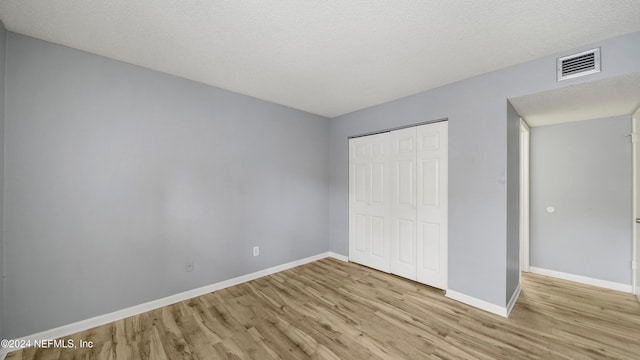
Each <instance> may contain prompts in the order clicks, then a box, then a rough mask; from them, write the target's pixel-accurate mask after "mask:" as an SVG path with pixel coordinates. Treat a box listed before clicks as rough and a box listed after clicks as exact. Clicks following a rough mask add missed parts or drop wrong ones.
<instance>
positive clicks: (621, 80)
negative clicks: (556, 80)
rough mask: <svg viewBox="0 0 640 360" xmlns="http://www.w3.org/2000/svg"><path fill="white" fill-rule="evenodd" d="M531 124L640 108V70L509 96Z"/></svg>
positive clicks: (618, 114)
mask: <svg viewBox="0 0 640 360" xmlns="http://www.w3.org/2000/svg"><path fill="white" fill-rule="evenodd" d="M509 101H511V104H512V105H513V107H514V108H515V109H516V110H517V111H518V113H519V114H520V116H522V118H524V119H525V120H526V121H527V123H528V124H529V126H543V125H553V124H560V123H565V122H571V121H580V120H591V119H600V118H605V117H613V116H620V115H631V114H632V113H633V112H634V111H636V110H637V109H638V107H640V73H636V74H629V75H624V76H617V77H613V78H608V79H604V80H597V81H591V82H587V83H580V84H577V85H572V86H567V87H564V88H559V89H554V90H549V91H543V92H540V93H536V94H531V95H526V96H521V97H517V98H512V99H509Z"/></svg>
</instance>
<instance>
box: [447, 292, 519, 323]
mask: <svg viewBox="0 0 640 360" xmlns="http://www.w3.org/2000/svg"><path fill="white" fill-rule="evenodd" d="M518 293H519V291H518ZM445 296H446V297H448V298H451V299H453V300H456V301H460V302H461V303H465V304H467V305H471V306H473V307H475V308H478V309H480V310H484V311H488V312H490V313H493V314H496V315H500V316H504V317H509V311H508V310H507V308H506V307H504V306H498V305H496V304H493V303H490V302H488V301H484V300H480V299H478V298H474V297H473V296H469V295H466V294H463V293H459V292H457V291H454V290H447V293H446V295H445ZM512 300H513V298H512ZM514 304H515V301H514Z"/></svg>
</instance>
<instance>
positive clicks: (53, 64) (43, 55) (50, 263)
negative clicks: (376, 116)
mask: <svg viewBox="0 0 640 360" xmlns="http://www.w3.org/2000/svg"><path fill="white" fill-rule="evenodd" d="M7 52H8V58H7V107H6V175H7V176H6V178H5V186H6V188H5V209H6V210H5V211H6V213H5V224H6V228H5V241H6V248H5V251H6V257H5V259H6V268H7V274H6V275H7V278H6V294H5V301H6V323H5V324H6V336H9V337H17V336H22V335H26V334H31V333H35V332H38V331H41V330H45V329H50V328H53V327H56V326H60V325H64V324H68V323H71V322H74V321H78V320H83V319H87V318H90V317H92V316H96V315H99V314H104V313H108V312H111V311H114V310H119V309H122V308H125V307H128V306H132V305H137V304H140V303H143V302H146V301H149V300H155V299H158V298H161V297H164V296H167V295H172V294H175V293H178V292H181V291H185V290H189V289H193V288H196V287H199V286H203V285H208V284H211V283H215V282H217V281H221V280H225V279H229V278H233V277H236V276H239V275H243V274H247V273H250V272H254V271H257V270H260V269H264V268H267V267H270V266H274V265H279V264H283V263H286V262H289V261H293V260H297V259H300V258H303V257H307V256H311V255H316V254H319V253H322V252H325V251H327V250H328V247H329V244H328V231H327V224H328V197H327V193H328V158H327V156H328V131H329V121H328V120H327V119H326V118H323V117H320V116H316V115H311V114H308V113H304V112H300V111H297V110H293V109H289V108H286V107H283V106H279V105H275V104H271V103H267V102H264V101H260V100H257V99H254V98H250V97H246V96H241V95H238V94H234V93H231V92H227V91H224V90H220V89H216V88H213V87H209V86H205V85H202V84H198V83H195V82H191V81H187V80H184V79H180V78H177V77H172V76H169V75H164V74H161V73H158V72H154V71H151V70H146V69H143V68H140V67H136V66H132V65H129V64H125V63H121V62H118V61H113V60H110V59H106V58H103V57H99V56H95V55H91V54H88V53H84V52H81V51H77V50H73V49H69V48H66V47H62V46H57V45H53V44H50V43H47V42H43V41H40V40H36V39H33V38H29V37H25V36H21V35H17V34H14V33H9V36H8V50H7ZM254 245H259V246H260V256H259V257H252V246H254ZM189 260H193V261H194V265H195V269H194V271H193V272H189V273H187V272H185V262H186V261H189Z"/></svg>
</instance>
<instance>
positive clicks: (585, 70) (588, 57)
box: [557, 48, 600, 81]
mask: <svg viewBox="0 0 640 360" xmlns="http://www.w3.org/2000/svg"><path fill="white" fill-rule="evenodd" d="M557 67H558V81H562V80H567V79H573V78H576V77H580V76H585V75H589V74H594V73H598V72H600V48H597V49H591V50H587V51H584V52H581V53H578V54H573V55H569V56H565V57H561V58H559V59H558V65H557Z"/></svg>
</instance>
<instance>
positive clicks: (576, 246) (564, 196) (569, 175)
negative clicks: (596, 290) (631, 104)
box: [530, 116, 633, 284]
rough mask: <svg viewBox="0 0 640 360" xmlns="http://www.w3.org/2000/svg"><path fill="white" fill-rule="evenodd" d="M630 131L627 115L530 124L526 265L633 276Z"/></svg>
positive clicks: (625, 279)
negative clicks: (527, 260)
mask: <svg viewBox="0 0 640 360" xmlns="http://www.w3.org/2000/svg"><path fill="white" fill-rule="evenodd" d="M630 132H631V116H621V117H615V118H606V119H598V120H588V121H579V122H574V123H567V124H560V125H552V126H542V127H536V128H532V129H531V238H530V244H531V245H530V259H531V260H530V261H531V266H534V267H540V268H544V269H549V270H555V271H561V272H565V273H569V274H575V275H582V276H588V277H591V278H596V279H601V280H608V281H614V282H617V283H623V284H631V259H632V224H631V219H632V216H633V215H632V190H631V189H632V184H633V183H632V181H633V180H632V168H631V154H632V149H631V141H630V138H629V137H625V134H628V133H630ZM548 206H554V207H555V208H556V212H555V213H552V214H550V213H547V211H546V208H547V207H548Z"/></svg>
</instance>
